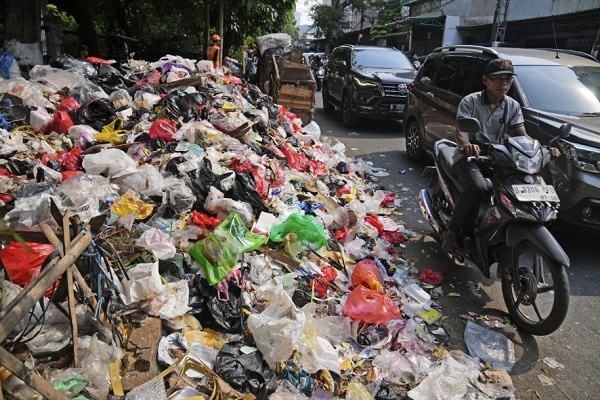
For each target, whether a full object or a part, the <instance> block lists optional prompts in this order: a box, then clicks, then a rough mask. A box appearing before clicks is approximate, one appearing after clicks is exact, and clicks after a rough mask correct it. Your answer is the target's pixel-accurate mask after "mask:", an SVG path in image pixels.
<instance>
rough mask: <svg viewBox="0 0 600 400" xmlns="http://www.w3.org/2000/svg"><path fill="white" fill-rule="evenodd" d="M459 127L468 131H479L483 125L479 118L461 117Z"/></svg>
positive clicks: (463, 130)
mask: <svg viewBox="0 0 600 400" xmlns="http://www.w3.org/2000/svg"><path fill="white" fill-rule="evenodd" d="M458 129H460V130H461V131H462V132H468V133H472V132H479V131H480V130H481V125H480V124H479V120H478V119H477V118H459V119H458Z"/></svg>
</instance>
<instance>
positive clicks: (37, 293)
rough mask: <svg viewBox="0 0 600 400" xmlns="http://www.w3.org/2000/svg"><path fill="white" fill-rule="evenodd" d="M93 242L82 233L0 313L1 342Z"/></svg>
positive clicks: (89, 235)
mask: <svg viewBox="0 0 600 400" xmlns="http://www.w3.org/2000/svg"><path fill="white" fill-rule="evenodd" d="M91 242H92V235H91V234H90V233H89V232H88V233H84V232H82V233H80V234H79V235H77V237H76V238H75V240H73V242H72V247H71V250H69V252H68V253H67V254H65V256H64V257H63V258H61V259H60V261H58V262H57V263H56V264H55V265H53V266H52V267H50V266H48V267H46V268H44V269H43V270H42V272H40V274H39V275H38V276H36V277H35V279H33V280H32V281H31V282H30V283H29V285H27V286H26V287H25V288H24V289H23V290H22V291H21V292H19V294H18V295H17V296H16V297H15V298H14V299H13V301H11V302H10V303H9V304H8V305H7V306H6V307H4V309H2V311H0V341H3V340H4V339H6V338H7V337H8V335H9V334H10V332H11V331H12V330H13V329H14V328H15V326H17V324H18V323H19V321H21V319H23V317H24V316H25V315H26V314H27V313H28V312H29V310H31V309H32V308H33V306H35V303H37V302H38V300H39V299H41V298H42V296H44V293H46V290H48V288H49V287H50V286H52V285H53V284H54V282H56V280H57V279H58V278H59V277H60V276H61V275H62V274H64V273H65V272H66V270H67V268H69V267H70V266H71V265H73V263H74V262H75V260H77V258H79V256H80V255H81V253H82V252H83V251H84V250H85V249H86V248H87V247H88V246H89V245H90V243H91Z"/></svg>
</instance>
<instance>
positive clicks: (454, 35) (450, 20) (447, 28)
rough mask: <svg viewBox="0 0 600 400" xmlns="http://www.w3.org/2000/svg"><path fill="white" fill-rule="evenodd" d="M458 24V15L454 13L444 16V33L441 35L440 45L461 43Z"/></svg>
mask: <svg viewBox="0 0 600 400" xmlns="http://www.w3.org/2000/svg"><path fill="white" fill-rule="evenodd" d="M459 25H460V17H459V16H455V15H447V16H446V24H445V25H444V35H443V37H442V46H450V45H453V44H463V42H462V38H461V37H460V35H459V33H458V29H456V27H457V26H459Z"/></svg>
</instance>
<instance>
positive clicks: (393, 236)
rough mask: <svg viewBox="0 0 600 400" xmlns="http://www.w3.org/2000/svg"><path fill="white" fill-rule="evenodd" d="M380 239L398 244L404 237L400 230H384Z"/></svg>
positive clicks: (402, 241)
mask: <svg viewBox="0 0 600 400" xmlns="http://www.w3.org/2000/svg"><path fill="white" fill-rule="evenodd" d="M380 238H381V239H383V240H385V241H386V242H388V243H391V244H392V245H394V246H398V245H399V244H401V243H404V241H405V240H406V238H405V237H404V235H403V234H402V232H400V231H385V232H383V234H382V235H381V236H380Z"/></svg>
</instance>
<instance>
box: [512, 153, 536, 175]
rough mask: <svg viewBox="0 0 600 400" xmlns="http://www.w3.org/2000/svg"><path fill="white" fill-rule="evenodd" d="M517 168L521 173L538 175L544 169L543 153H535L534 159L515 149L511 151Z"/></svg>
mask: <svg viewBox="0 0 600 400" xmlns="http://www.w3.org/2000/svg"><path fill="white" fill-rule="evenodd" d="M511 153H512V157H513V160H514V161H515V166H516V167H517V169H518V170H519V171H523V172H525V173H526V174H537V173H538V172H540V170H541V169H542V161H543V159H544V157H543V154H542V151H541V150H540V151H538V152H537V153H535V155H534V156H533V157H527V156H526V155H525V154H523V153H521V152H520V151H519V150H517V149H515V148H514V147H513V148H512V149H511Z"/></svg>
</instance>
